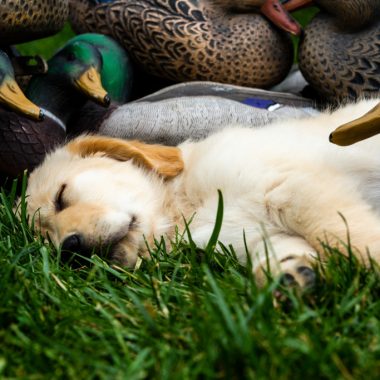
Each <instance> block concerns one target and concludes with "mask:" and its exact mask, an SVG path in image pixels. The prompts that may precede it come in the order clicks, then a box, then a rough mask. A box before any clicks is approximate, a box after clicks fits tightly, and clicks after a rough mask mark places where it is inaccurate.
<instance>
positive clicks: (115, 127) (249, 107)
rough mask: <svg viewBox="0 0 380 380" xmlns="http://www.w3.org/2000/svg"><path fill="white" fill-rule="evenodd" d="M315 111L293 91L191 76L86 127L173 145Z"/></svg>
mask: <svg viewBox="0 0 380 380" xmlns="http://www.w3.org/2000/svg"><path fill="white" fill-rule="evenodd" d="M317 113H318V111H317V110H316V109H315V108H314V103H313V102H312V101H311V100H309V99H305V98H302V97H299V96H295V95H293V94H287V93H278V92H273V91H266V90H261V89H252V88H248V87H241V86H233V85H228V84H222V83H215V82H204V81H202V82H196V81H192V82H185V83H179V84H176V85H173V86H169V87H166V88H164V89H161V90H160V91H158V92H156V93H153V94H150V95H148V96H146V97H144V98H141V99H138V100H135V101H132V102H129V103H127V104H124V105H121V106H119V107H116V108H114V109H111V110H109V112H108V113H107V115H104V117H102V118H100V119H99V120H98V122H97V123H96V124H92V129H91V132H93V133H97V134H101V135H106V136H113V137H118V138H124V139H139V140H142V141H145V142H150V143H162V144H166V145H177V144H179V143H181V142H183V141H184V140H186V139H189V138H191V139H192V140H198V139H201V138H204V137H206V136H208V135H209V134H211V133H213V132H217V131H218V130H221V129H223V128H225V127H227V126H231V125H244V126H246V127H250V128H251V127H252V128H253V127H258V126H263V125H265V124H268V123H270V122H272V121H275V120H281V119H284V118H289V117H306V116H312V115H315V114H317ZM84 122H85V121H84ZM78 125H80V126H83V124H80V123H79V124H78ZM78 132H79V133H82V132H88V130H87V131H86V130H83V129H82V130H80V131H78Z"/></svg>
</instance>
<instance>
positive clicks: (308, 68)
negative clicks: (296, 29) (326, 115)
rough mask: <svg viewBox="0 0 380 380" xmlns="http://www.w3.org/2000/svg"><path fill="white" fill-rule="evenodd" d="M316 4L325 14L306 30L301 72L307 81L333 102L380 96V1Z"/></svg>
mask: <svg viewBox="0 0 380 380" xmlns="http://www.w3.org/2000/svg"><path fill="white" fill-rule="evenodd" d="M306 2H309V3H310V2H311V1H306ZM303 3H305V1H303ZM313 3H315V4H316V5H317V6H319V7H320V8H321V12H320V13H318V14H317V15H316V16H315V18H314V19H313V20H312V21H311V22H310V23H309V24H308V25H307V26H306V28H305V30H304V36H303V38H302V40H301V43H300V46H299V67H300V70H301V71H302V73H303V75H304V77H305V78H306V80H307V81H308V82H309V83H310V84H311V86H312V87H313V88H314V89H315V90H316V91H317V92H318V94H319V96H320V97H321V98H323V99H325V100H327V101H330V102H331V101H333V102H338V101H341V100H343V99H356V98H358V97H359V96H363V95H364V96H370V95H373V94H374V93H378V91H379V90H380V77H379V74H380V17H379V16H380V0H345V1H342V0H314V1H313ZM288 8H289V6H288Z"/></svg>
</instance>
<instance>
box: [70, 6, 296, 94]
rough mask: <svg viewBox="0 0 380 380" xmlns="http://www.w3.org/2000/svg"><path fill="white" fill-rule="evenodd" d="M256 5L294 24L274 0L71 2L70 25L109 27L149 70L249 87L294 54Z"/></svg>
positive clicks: (270, 78) (281, 68)
mask: <svg viewBox="0 0 380 380" xmlns="http://www.w3.org/2000/svg"><path fill="white" fill-rule="evenodd" d="M259 13H261V14H259ZM262 13H264V14H265V15H266V17H268V18H270V19H271V20H272V21H273V20H274V22H275V23H276V24H277V25H279V26H280V27H281V28H282V29H285V30H287V31H289V32H291V33H294V34H297V33H299V32H300V27H299V26H298V24H297V23H296V22H295V21H294V20H293V19H292V18H291V17H290V16H289V14H288V13H287V12H286V11H285V10H284V9H283V7H282V5H281V3H280V1H279V0H243V1H239V2H237V1H232V0H202V1H192V0H181V1H164V0H119V1H112V0H95V1H94V0H72V1H71V2H70V17H71V21H72V24H73V27H74V29H75V30H76V31H77V32H82V33H83V32H98V33H103V34H107V35H111V36H112V37H114V38H115V39H116V40H117V41H119V42H120V43H121V44H122V45H123V46H124V47H125V48H126V49H127V50H128V52H129V53H130V54H131V56H132V58H134V60H135V61H137V62H139V63H140V64H141V65H143V66H144V68H145V69H146V71H147V72H148V73H151V74H154V75H156V76H158V77H161V78H167V79H170V80H173V81H176V82H178V81H188V80H204V81H215V82H221V83H230V84H236V85H241V86H250V87H270V86H273V85H275V84H277V83H279V82H280V81H281V80H282V79H284V77H285V76H286V75H287V73H288V72H289V69H290V67H291V64H292V62H293V48H292V43H291V41H290V38H289V36H287V35H286V33H284V32H283V30H279V29H278V28H276V27H275V26H274V24H273V23H271V22H269V21H268V20H267V19H266V18H265V17H263V15H262Z"/></svg>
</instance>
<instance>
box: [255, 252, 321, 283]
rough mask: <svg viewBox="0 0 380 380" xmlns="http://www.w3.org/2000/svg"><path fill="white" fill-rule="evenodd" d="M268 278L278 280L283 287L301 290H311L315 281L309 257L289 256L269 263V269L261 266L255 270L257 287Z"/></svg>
mask: <svg viewBox="0 0 380 380" xmlns="http://www.w3.org/2000/svg"><path fill="white" fill-rule="evenodd" d="M268 276H271V277H272V278H280V284H281V285H283V286H286V287H298V288H300V289H301V290H305V289H310V288H312V287H313V286H314V284H315V280H316V274H315V271H314V269H313V267H312V265H311V261H310V256H309V255H302V256H295V255H289V256H286V257H285V258H284V259H282V260H280V261H279V262H278V261H272V262H270V263H269V267H268V266H267V267H265V266H264V265H262V266H260V267H259V268H258V269H257V270H256V279H257V281H258V284H259V285H262V284H263V283H264V282H265V281H266V279H267V278H268Z"/></svg>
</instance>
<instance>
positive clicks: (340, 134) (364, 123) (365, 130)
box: [330, 103, 380, 146]
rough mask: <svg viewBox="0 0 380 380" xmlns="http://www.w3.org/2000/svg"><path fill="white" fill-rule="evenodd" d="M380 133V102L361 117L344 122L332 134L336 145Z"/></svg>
mask: <svg viewBox="0 0 380 380" xmlns="http://www.w3.org/2000/svg"><path fill="white" fill-rule="evenodd" d="M378 133H380V103H379V104H378V105H377V106H376V107H374V108H372V109H371V110H370V111H369V112H367V113H366V114H365V115H363V116H362V117H359V119H356V120H353V121H350V122H349V123H346V124H343V125H341V126H340V127H338V128H337V129H335V131H333V132H332V133H331V134H330V142H332V143H333V144H336V145H341V146H346V145H352V144H355V143H356V142H359V141H361V140H364V139H368V138H369V137H372V136H375V135H377V134H378Z"/></svg>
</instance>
